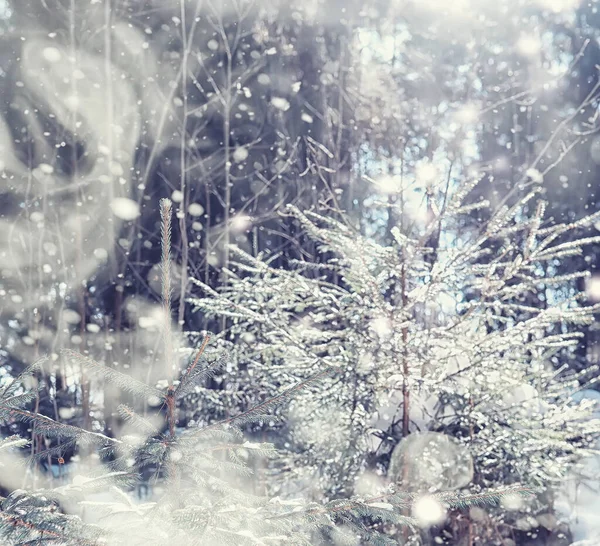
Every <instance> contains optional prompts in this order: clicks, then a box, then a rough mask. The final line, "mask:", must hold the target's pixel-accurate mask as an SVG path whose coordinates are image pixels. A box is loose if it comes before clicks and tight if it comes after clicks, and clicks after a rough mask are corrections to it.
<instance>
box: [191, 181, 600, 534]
mask: <svg viewBox="0 0 600 546" xmlns="http://www.w3.org/2000/svg"><path fill="white" fill-rule="evenodd" d="M476 184H477V180H465V181H463V182H462V183H460V184H457V187H456V188H454V189H452V188H450V187H449V188H446V191H445V192H441V193H440V196H439V202H438V203H432V202H433V198H432V196H429V197H430V198H432V199H431V202H430V205H431V206H430V209H431V210H430V211H429V212H430V214H429V218H428V219H427V221H426V222H424V223H423V224H421V225H416V224H415V223H414V222H413V223H412V224H411V223H410V222H407V221H405V219H404V217H405V212H406V211H405V210H403V207H402V203H403V199H398V200H397V201H391V200H390V201H387V202H380V203H378V204H376V205H375V210H374V211H373V212H372V217H373V218H380V219H383V221H384V223H385V221H386V219H387V224H388V225H390V224H391V225H392V226H393V227H392V229H391V230H389V232H388V233H387V235H391V237H388V238H387V239H386V238H377V237H375V236H373V235H371V236H365V234H364V233H361V232H360V230H358V229H355V228H354V227H353V225H352V221H351V218H350V217H349V216H345V215H343V214H340V217H339V218H338V219H333V218H332V217H331V216H328V217H325V216H323V215H320V214H316V213H312V212H303V211H300V210H298V209H296V208H293V207H290V208H289V209H288V213H289V214H291V215H292V216H293V217H294V218H295V219H296V221H297V222H298V224H299V225H300V227H301V230H302V232H303V234H304V235H305V236H308V237H309V238H310V239H312V240H313V241H314V242H315V243H316V244H317V247H318V249H319V253H320V254H319V255H318V256H317V257H316V258H315V259H314V260H310V259H309V260H307V261H298V262H295V264H294V266H295V267H294V268H293V269H291V270H284V269H280V268H274V267H271V266H270V264H269V260H270V257H269V256H265V255H259V256H258V257H253V256H251V255H248V254H247V253H245V252H243V251H241V250H239V249H237V248H232V252H235V253H236V256H237V263H236V265H235V266H232V271H231V272H230V274H229V278H230V282H229V284H228V285H227V286H225V287H224V288H223V289H222V290H221V291H218V292H217V291H215V290H212V289H211V288H210V287H208V286H206V285H204V284H202V283H200V282H196V284H197V286H198V287H200V289H201V291H202V293H203V294H204V295H205V296H204V297H200V296H199V297H196V298H194V299H193V300H192V301H193V303H194V305H195V306H196V308H197V309H198V310H199V311H201V312H203V313H205V314H208V315H210V316H225V317H228V318H229V321H228V324H229V327H228V330H227V331H225V332H222V334H221V338H222V340H223V342H224V344H225V345H228V347H229V349H230V350H231V352H232V355H234V357H235V358H236V359H237V361H238V363H239V364H240V369H242V370H246V371H245V376H244V381H246V383H247V389H248V396H249V399H251V396H252V392H253V391H254V390H255V389H257V388H259V387H256V385H261V386H263V388H264V389H266V390H264V391H261V394H262V395H263V396H268V395H269V393H271V392H273V391H274V389H276V388H280V387H281V386H284V387H285V386H286V385H290V384H292V382H293V381H294V380H295V378H296V377H298V375H301V376H306V377H309V376H311V375H312V374H314V373H316V372H317V371H318V370H320V369H322V367H323V366H331V367H335V368H336V369H338V370H340V372H339V373H338V374H336V375H335V376H333V377H329V378H327V379H324V380H323V382H322V384H321V385H320V386H319V391H318V393H317V392H311V391H308V390H307V391H305V392H304V393H302V394H300V395H299V396H298V397H297V398H296V399H295V400H294V401H293V402H292V403H291V404H290V406H289V409H288V410H286V412H285V419H284V421H285V423H286V426H285V428H283V429H282V431H281V432H282V433H284V434H286V436H287V437H286V438H285V441H286V443H287V445H289V446H290V452H291V453H292V456H291V458H290V460H289V461H288V462H287V464H285V465H284V468H285V469H286V470H287V475H286V477H285V481H286V482H287V483H286V486H285V487H286V489H287V490H290V489H292V490H293V487H292V488H290V486H289V483H290V481H292V482H293V483H295V487H296V488H297V489H310V490H312V492H313V494H315V495H317V496H324V497H325V498H331V497H334V496H336V495H350V494H352V493H354V492H356V491H359V492H363V491H365V490H367V491H368V490H369V489H370V488H371V487H373V484H376V485H378V484H380V483H381V482H382V481H383V482H385V481H388V482H393V483H401V484H402V485H403V486H404V487H407V488H414V489H416V490H420V491H432V490H433V491H440V490H448V489H456V488H460V487H466V486H469V487H471V488H472V489H473V490H475V491H477V490H485V488H487V487H493V486H500V485H507V484H510V483H514V482H522V483H523V484H526V485H530V486H534V487H542V488H544V489H545V488H548V487H551V486H553V485H557V484H559V483H560V480H561V478H562V477H563V476H564V475H565V472H566V471H567V470H568V469H569V468H571V467H573V465H576V464H577V462H578V461H580V460H581V458H582V457H585V456H586V455H588V454H589V453H591V451H592V450H591V447H592V445H593V442H594V438H596V437H597V435H598V432H599V431H600V423H598V421H597V420H592V419H590V416H591V411H592V409H593V408H592V405H593V404H591V403H590V402H589V401H588V402H585V401H583V402H575V401H574V400H573V399H572V398H571V395H572V394H573V393H574V392H576V391H577V390H579V389H581V388H583V387H584V386H585V381H586V378H585V377H584V376H583V375H581V374H579V375H578V374H576V373H574V372H571V371H570V369H569V358H570V351H572V349H573V347H575V346H576V344H577V341H578V338H579V333H578V332H577V326H579V325H583V324H590V323H591V322H592V321H593V320H594V313H596V312H598V310H599V309H600V307H599V306H598V305H594V306H590V305H586V303H585V294H582V293H577V291H576V289H575V288H574V284H575V283H574V282H573V281H575V280H576V279H578V278H581V277H584V276H585V275H586V273H584V272H575V273H572V274H570V275H559V274H557V272H556V270H557V266H558V265H559V263H560V260H561V259H563V258H566V257H568V256H572V255H574V254H580V253H582V249H583V248H584V247H585V245H589V244H597V243H598V242H600V237H597V236H594V237H586V236H583V235H581V230H582V229H587V228H589V227H590V226H593V225H595V224H596V223H597V222H598V220H599V219H600V213H596V214H594V215H592V216H589V217H587V218H584V219H582V220H580V221H577V222H573V223H566V224H565V223H552V222H550V221H549V220H545V219H544V210H545V203H544V202H543V201H542V200H540V198H539V197H540V196H539V194H540V188H534V189H533V190H532V191H531V192H530V193H529V194H527V195H525V196H524V197H523V198H521V199H519V200H517V202H515V204H513V205H507V204H505V205H502V206H500V207H499V208H498V209H497V210H494V211H488V212H487V214H488V215H487V216H486V215H482V216H481V218H482V223H481V224H479V225H475V224H474V223H473V222H472V221H465V219H466V218H468V219H470V220H472V216H473V215H474V214H476V213H477V212H478V211H481V210H482V209H486V208H489V204H488V203H486V202H483V201H482V202H478V203H476V204H472V203H469V202H468V196H469V193H470V192H471V190H472V189H473V188H474V187H475V186H476ZM434 211H435V212H434ZM486 217H487V219H485V218H486ZM409 224H410V229H408V228H407V226H409ZM371 231H373V230H371ZM432 242H433V244H432ZM532 301H537V302H543V303H539V304H538V305H534V304H531V303H530V302H532ZM244 341H246V343H245V344H244ZM596 373H597V369H596V368H593V369H591V368H590V369H588V370H587V374H589V375H591V376H593V375H594V374H596ZM227 380H228V381H230V382H231V383H235V381H236V380H235V378H230V379H227ZM253 382H254V385H252V383H253ZM246 403H247V402H246ZM324 460H326V461H328V463H329V464H327V465H324V464H323V463H322V461H324ZM282 475H283V474H282V473H281V472H278V473H277V474H276V476H275V479H274V481H275V482H277V481H278V480H277V478H281V476H282ZM278 486H279V487H280V488H281V487H283V482H282V481H279V484H278ZM550 504H551V502H550V501H549V500H548V498H547V497H542V496H540V498H539V499H538V500H537V502H536V503H534V504H533V505H532V506H526V507H524V506H522V507H521V508H522V510H521V513H522V514H525V515H524V517H522V518H520V519H519V517H518V514H519V511H517V512H516V513H517V516H515V515H514V514H513V516H508V515H507V513H506V510H501V511H498V512H496V513H495V517H494V518H493V519H486V518H488V516H487V515H486V516H485V518H484V520H485V521H484V523H483V524H481V525H479V526H478V529H477V533H478V534H479V536H480V541H482V542H483V543H493V542H494V541H498V540H502V535H503V533H504V530H505V529H504V528H503V523H507V525H506V526H505V527H506V530H507V532H508V528H509V525H508V523H510V524H511V525H512V526H513V528H514V526H515V525H516V526H517V528H519V527H520V528H522V529H526V530H527V526H529V529H531V528H533V527H534V526H535V525H533V524H532V523H531V519H528V518H529V516H530V515H531V514H532V513H533V514H535V513H540V512H547V511H548V510H549V509H551V506H549V505H550ZM441 519H442V518H441V516H440V519H439V520H437V521H433V520H436V518H433V520H432V521H429V523H430V524H431V523H439V522H440V521H441ZM486 522H487V523H486ZM426 523H427V522H426ZM469 525H470V527H469V531H468V533H469V538H468V540H469V542H468V543H469V544H473V543H474V541H475V534H473V533H474V531H473V528H472V525H471V524H469ZM532 525H533V527H532ZM536 525H537V524H536ZM499 528H500V534H498V532H497V530H498V529H499ZM489 529H491V530H492V531H491V532H494V533H496V534H495V535H494V536H493V537H488V536H486V535H485V532H486V530H489ZM534 532H535V531H534ZM534 532H533V533H534ZM480 543H481V542H480Z"/></svg>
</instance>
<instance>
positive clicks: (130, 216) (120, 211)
mask: <svg viewBox="0 0 600 546" xmlns="http://www.w3.org/2000/svg"><path fill="white" fill-rule="evenodd" d="M110 209H111V210H112V212H113V214H114V215H115V216H116V217H117V218H120V219H121V220H125V221H130V220H135V219H136V218H137V217H138V216H139V215H140V206H139V205H138V204H137V203H136V202H135V201H134V200H133V199H129V198H127V197H117V198H116V199H113V200H112V202H111V203H110Z"/></svg>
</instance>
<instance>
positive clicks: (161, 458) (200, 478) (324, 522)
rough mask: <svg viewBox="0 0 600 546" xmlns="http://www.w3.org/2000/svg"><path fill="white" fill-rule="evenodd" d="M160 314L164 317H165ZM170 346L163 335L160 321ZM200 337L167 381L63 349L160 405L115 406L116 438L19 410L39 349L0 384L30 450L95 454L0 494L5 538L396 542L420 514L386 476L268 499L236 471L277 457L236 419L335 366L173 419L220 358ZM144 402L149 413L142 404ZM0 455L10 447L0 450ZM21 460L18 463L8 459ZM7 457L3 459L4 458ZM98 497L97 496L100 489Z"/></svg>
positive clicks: (13, 441) (485, 498) (469, 501)
mask: <svg viewBox="0 0 600 546" xmlns="http://www.w3.org/2000/svg"><path fill="white" fill-rule="evenodd" d="M170 213H171V207H170V202H168V201H166V200H165V201H163V202H162V203H161V214H162V219H163V260H162V265H163V288H164V291H163V303H164V311H165V319H167V318H170V305H169V301H170V291H169V286H170V274H169V269H168V267H169V266H168V264H169V260H170V256H169V246H170V219H171V214H170ZM165 323H170V321H168V320H166V321H165ZM164 335H165V343H166V344H167V345H168V343H169V337H170V336H171V335H172V332H171V331H170V329H169V327H165V331H164ZM207 344H208V337H207V338H206V339H205V341H204V343H203V344H202V346H201V347H200V349H199V350H198V351H197V352H196V354H195V355H194V356H193V358H192V359H191V360H190V362H189V363H188V365H187V366H186V367H185V370H184V371H183V373H181V374H179V379H178V380H174V379H173V377H174V372H175V370H176V369H177V361H176V358H175V357H174V356H173V358H171V359H170V360H169V362H167V363H166V374H167V376H168V377H169V379H168V381H167V383H168V384H167V386H166V387H165V388H163V389H160V388H157V387H154V386H151V385H147V384H144V383H142V382H140V381H137V380H135V379H133V378H132V377H129V376H128V375H126V374H123V373H121V372H119V371H117V370H115V369H113V368H110V367H108V366H106V365H103V364H101V363H99V362H96V361H95V360H93V359H92V358H90V357H88V356H85V355H83V354H80V353H77V352H75V351H70V350H66V351H63V352H62V356H63V358H65V359H67V360H68V361H71V362H75V363H77V364H80V365H81V366H83V367H85V368H86V370H87V371H88V372H89V373H90V374H95V375H97V376H100V377H102V378H103V379H104V380H105V381H108V382H110V383H111V384H113V385H116V386H118V387H119V388H120V389H122V390H123V391H125V392H127V393H129V394H131V395H134V396H135V397H136V398H137V399H138V400H139V401H140V402H142V404H141V407H142V408H147V406H148V405H149V406H154V407H159V410H158V411H157V413H158V416H159V417H160V418H159V419H156V420H152V419H151V417H150V416H148V415H145V414H144V415H143V414H141V413H139V412H136V411H134V409H132V408H131V407H129V406H126V405H121V406H119V413H120V415H121V417H122V419H123V420H124V421H126V422H127V423H128V424H129V427H128V430H127V428H126V429H125V430H124V432H123V434H122V435H121V436H120V437H118V438H111V437H108V436H106V435H104V434H101V433H99V432H95V431H89V430H85V429H82V428H79V427H75V426H72V425H68V424H65V423H61V422H59V421H56V420H54V419H51V418H49V417H46V416H43V415H40V414H38V413H36V412H33V411H29V410H28V409H26V407H27V406H28V404H30V403H31V402H32V401H33V400H34V399H35V397H36V395H37V393H36V391H35V389H28V388H27V387H26V379H27V378H29V377H32V376H35V375H36V374H38V372H39V371H40V369H41V368H42V367H43V364H44V362H45V361H46V359H41V360H40V361H38V362H36V363H35V364H34V365H32V366H31V367H29V368H28V369H27V370H25V372H24V373H23V374H21V375H20V376H19V377H17V378H16V379H14V380H13V381H12V382H11V383H9V384H8V385H7V386H5V387H4V388H3V389H2V390H1V391H0V419H2V420H3V421H6V422H7V423H9V424H10V423H14V422H17V421H22V422H25V423H29V424H30V425H32V426H34V427H35V430H36V433H37V434H42V435H44V436H45V437H46V438H47V440H48V442H47V444H46V445H47V449H45V450H43V451H41V452H38V453H35V457H34V458H35V460H38V461H41V460H46V459H55V460H57V461H58V463H59V464H62V463H64V459H63V455H64V453H65V452H66V451H67V450H69V449H75V448H78V449H80V450H81V448H83V447H85V448H86V449H85V452H87V453H91V454H92V456H91V457H90V460H89V461H88V463H91V462H93V461H95V462H96V463H101V464H95V465H94V467H92V466H91V465H88V466H89V467H88V468H87V469H86V474H85V475H76V476H73V477H72V479H71V480H70V483H68V484H65V485H60V486H58V487H48V488H45V489H39V490H34V491H27V490H24V489H20V488H19V489H13V490H12V491H10V492H9V494H8V495H7V496H6V497H3V498H0V537H1V538H2V541H3V543H5V544H11V545H13V544H14V545H25V544H27V545H38V544H39V545H41V544H50V543H51V544H65V545H83V544H85V545H87V544H89V545H102V544H107V545H121V544H123V545H124V544H127V545H132V544H155V545H160V544H183V545H194V544H202V545H211V546H212V545H218V544H232V545H237V544H240V545H242V544H256V545H258V544H282V543H287V544H299V545H300V544H302V545H309V544H315V543H329V542H328V541H334V543H336V544H338V543H347V544H359V543H360V544H362V543H372V544H393V543H395V541H394V539H393V538H392V537H391V536H390V529H395V528H400V527H404V526H416V525H418V524H419V521H418V519H415V518H413V517H411V516H410V515H407V513H410V509H411V507H412V506H413V505H414V504H415V501H417V497H416V496H415V495H414V494H412V493H408V492H406V493H403V492H401V491H399V490H396V488H395V487H394V486H388V487H384V488H382V491H381V492H379V494H378V495H376V496H370V497H365V496H362V497H354V498H352V499H349V500H344V499H342V500H334V501H330V502H327V503H309V502H303V501H301V500H300V501H298V500H282V499H280V498H278V497H276V498H268V497H265V496H264V495H258V494H256V493H255V492H254V491H253V490H252V488H251V487H249V485H248V482H247V481H245V480H244V478H246V477H248V476H250V475H251V473H252V472H251V468H250V466H249V464H248V463H249V459H250V458H251V457H253V456H257V455H258V456H267V457H270V456H274V455H275V454H276V452H275V450H274V447H273V445H272V444H269V443H262V442H261V443H258V442H250V441H247V440H245V439H244V436H243V433H242V427H244V426H247V425H249V424H252V423H257V422H264V421H271V420H272V419H274V417H275V416H274V415H273V412H272V410H273V409H274V408H275V407H277V406H279V405H281V404H282V403H284V402H289V401H290V400H292V399H293V398H294V397H296V396H298V394H299V393H301V392H303V391H305V390H309V389H311V388H317V387H318V386H319V385H321V384H323V383H324V382H326V378H328V377H334V376H336V375H338V374H339V373H340V370H339V369H338V368H336V367H333V366H329V365H325V366H322V367H321V369H320V370H319V371H318V372H317V373H314V374H312V375H311V376H310V377H307V378H305V379H301V380H299V381H296V383H294V384H293V385H291V386H289V387H288V388H286V389H283V390H281V391H280V392H279V393H278V394H276V395H275V396H272V397H269V398H266V399H265V400H263V401H261V402H260V403H258V404H256V405H255V406H254V407H252V408H249V409H246V410H244V411H242V412H240V413H238V414H236V415H233V416H229V417H227V418H225V419H222V420H220V421H217V422H213V423H200V424H194V423H189V424H188V427H187V428H186V429H180V428H179V427H178V426H177V425H178V421H177V412H178V408H179V407H180V404H181V401H182V400H183V399H184V398H185V397H186V396H187V395H189V394H190V393H191V392H194V390H195V389H196V387H197V386H198V385H201V384H202V383H203V382H204V381H205V380H206V379H207V378H211V377H213V376H214V375H215V374H216V373H218V372H219V371H220V370H222V368H223V366H224V364H225V363H226V362H227V359H226V358H225V357H224V356H220V357H218V358H213V357H212V356H211V355H209V354H208V353H207ZM145 413H146V412H145ZM27 443H28V442H27V441H26V440H24V439H21V438H19V437H15V436H12V437H9V438H6V439H5V440H2V442H0V466H1V467H2V468H4V469H5V468H8V466H10V467H11V472H15V473H16V474H17V475H19V474H21V475H26V469H27V467H28V465H29V463H31V462H35V461H30V460H29V461H26V460H25V459H24V458H23V457H22V454H20V453H19V451H18V450H19V449H21V448H23V447H24V446H25V445H26V444H27ZM7 455H9V456H7ZM19 464H20V470H21V472H16V471H15V469H16V468H17V467H18V465H19ZM7 465H8V466H7ZM144 476H146V478H145V480H146V482H148V483H150V484H152V485H153V486H154V495H153V496H152V498H151V499H149V500H148V501H147V502H140V501H138V500H136V499H135V498H134V497H133V496H132V495H131V491H132V488H133V486H134V485H135V484H136V483H139V482H140V480H142V479H144ZM528 492H529V491H528V490H526V489H522V488H513V489H509V490H503V491H493V492H490V493H486V494H483V495H454V494H447V493H443V494H438V495H437V496H435V502H436V503H437V504H438V505H440V506H446V507H447V508H452V507H466V506H471V505H481V504H489V503H497V502H499V500H500V499H501V498H502V497H503V496H505V495H506V494H527V493H528ZM100 493H101V494H102V495H101V496H98V495H99V494H100Z"/></svg>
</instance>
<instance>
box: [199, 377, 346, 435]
mask: <svg viewBox="0 0 600 546" xmlns="http://www.w3.org/2000/svg"><path fill="white" fill-rule="evenodd" d="M334 371H335V370H334V369H333V368H331V367H328V368H327V369H325V370H323V371H322V372H319V373H318V374H315V375H313V376H312V377H309V378H308V379H305V380H303V381H300V382H299V383H296V384H295V385H293V386H292V387H290V388H289V389H286V390H285V391H283V392H282V393H280V394H278V395H276V396H274V397H272V398H269V399H268V400H265V401H264V402H261V403H260V404H257V405H256V406H254V407H252V408H250V409H249V410H247V411H244V412H242V413H240V414H238V415H234V416H233V417H229V418H227V419H223V420H221V421H218V422H216V423H214V424H212V425H208V426H206V427H204V428H202V429H200V430H199V431H198V432H200V433H202V432H205V431H209V430H212V429H215V428H219V427H227V426H231V425H233V424H234V423H238V422H242V423H246V422H249V421H253V420H255V418H256V417H258V419H261V418H264V417H265V414H264V413H263V412H265V411H268V410H270V409H272V408H274V407H276V406H278V405H279V404H281V403H283V402H285V401H286V400H289V399H290V398H291V397H292V396H294V395H295V394H296V393H298V392H299V391H301V390H302V389H304V388H305V387H307V386H309V385H312V384H313V383H315V382H317V381H318V380H319V379H321V378H323V377H325V376H326V375H328V374H330V373H332V372H334ZM269 417H270V418H272V416H270V415H269Z"/></svg>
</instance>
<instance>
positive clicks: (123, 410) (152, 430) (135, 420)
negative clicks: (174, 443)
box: [117, 404, 160, 436]
mask: <svg viewBox="0 0 600 546" xmlns="http://www.w3.org/2000/svg"><path fill="white" fill-rule="evenodd" d="M117 412H118V413H119V415H120V416H121V417H122V418H123V419H124V420H125V421H128V422H130V423H131V424H133V425H134V426H136V427H139V428H141V429H144V431H145V433H146V434H148V435H149V436H156V435H158V434H160V431H159V430H158V429H157V428H156V427H155V426H154V425H153V424H152V423H151V422H150V421H148V420H147V419H144V418H143V417H142V416H141V415H138V414H137V413H136V412H135V411H133V409H131V408H130V407H129V406H128V405H126V404H119V406H118V407H117Z"/></svg>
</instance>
